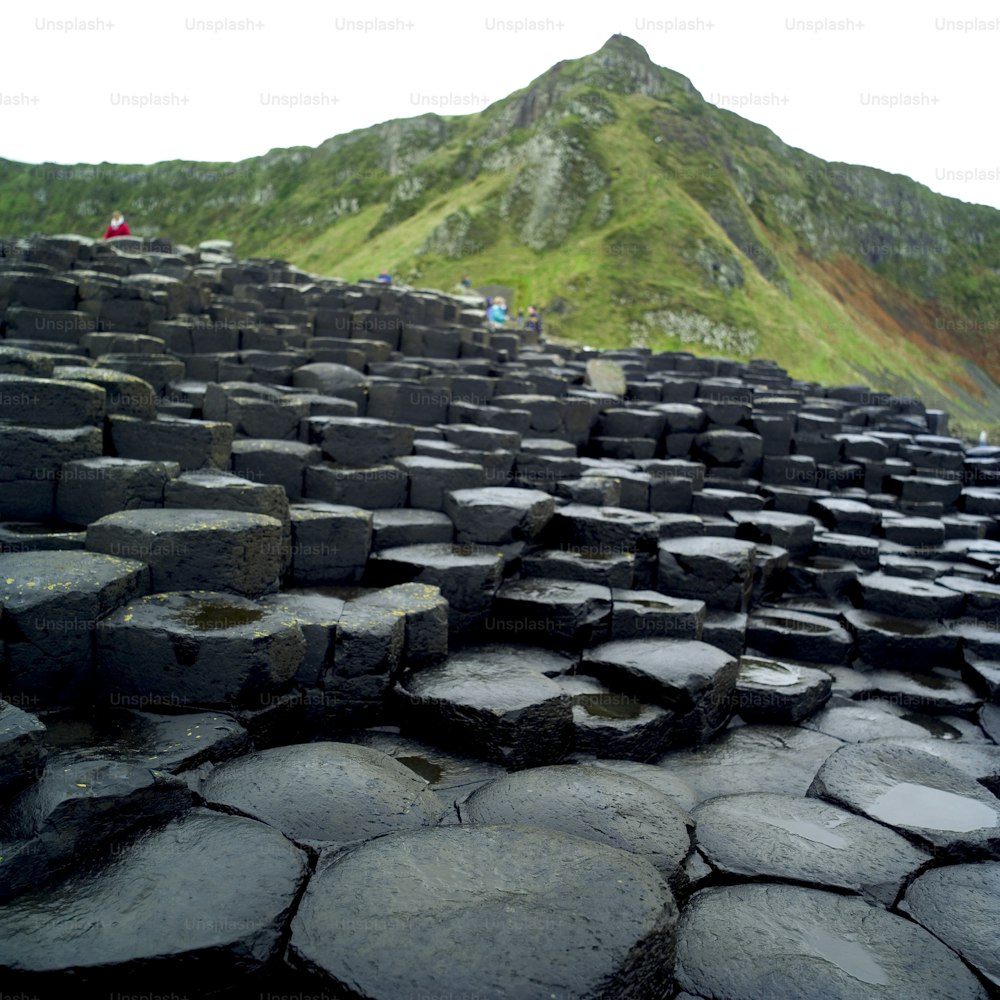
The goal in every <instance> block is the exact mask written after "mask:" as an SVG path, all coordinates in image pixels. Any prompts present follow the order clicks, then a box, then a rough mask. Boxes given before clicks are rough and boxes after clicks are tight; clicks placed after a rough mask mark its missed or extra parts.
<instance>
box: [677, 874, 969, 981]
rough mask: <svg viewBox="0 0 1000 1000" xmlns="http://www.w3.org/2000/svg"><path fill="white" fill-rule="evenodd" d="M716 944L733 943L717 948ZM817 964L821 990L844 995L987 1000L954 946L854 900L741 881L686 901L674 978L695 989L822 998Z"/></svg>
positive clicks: (817, 892) (831, 894)
mask: <svg viewBox="0 0 1000 1000" xmlns="http://www.w3.org/2000/svg"><path fill="white" fill-rule="evenodd" d="M862 927H863V928H864V935H863V937H861V935H859V932H858V929H859V928H862ZM719 941H725V942H726V943H727V946H726V947H725V948H723V949H721V950H720V948H719V947H718V942H719ZM817 970H821V972H820V973H819V974H820V975H822V977H823V987H822V989H823V994H822V995H825V996H829V997H837V998H838V1000H896V998H898V997H900V996H907V997H913V998H920V1000H935V998H938V997H948V998H950V1000H984V998H985V993H984V991H983V988H982V986H981V985H980V984H979V981H978V980H977V979H976V977H975V976H974V975H973V974H972V973H971V972H970V971H969V970H968V969H967V968H966V967H965V966H964V965H963V964H962V961H961V959H959V957H958V956H957V955H956V954H955V953H954V952H953V951H952V950H951V949H950V948H948V947H946V946H945V945H943V944H942V943H941V942H940V941H938V940H937V938H935V937H933V936H932V935H931V934H928V933H927V932H926V931H925V930H924V929H923V928H922V927H918V926H916V925H915V924H913V923H911V922H910V921H909V920H905V919H903V918H902V917H898V916H896V915H895V914H892V913H888V912H886V911H885V910H882V909H880V908H878V907H874V906H869V904H868V903H866V902H864V901H863V900H861V899H858V898H857V897H852V896H843V895H840V894H838V893H833V892H822V891H820V890H818V889H802V888H798V887H794V886H789V885H768V884H764V885H736V886H729V887H726V888H719V889H705V890H703V891H702V892H699V893H696V894H695V895H694V896H692V897H691V899H690V901H689V902H688V905H687V906H686V907H685V910H684V915H683V917H682V919H681V922H680V924H679V926H678V929H677V962H676V966H675V976H676V979H677V983H678V985H679V986H680V987H681V989H684V990H688V991H689V992H690V993H691V994H692V995H697V996H699V997H709V996H711V997H736V996H738V997H741V998H745V1000H774V997H775V996H785V997H807V996H815V995H816V988H817ZM776 982H778V983H780V984H781V985H780V987H779V989H780V991H781V992H779V993H776V992H775V984H776Z"/></svg>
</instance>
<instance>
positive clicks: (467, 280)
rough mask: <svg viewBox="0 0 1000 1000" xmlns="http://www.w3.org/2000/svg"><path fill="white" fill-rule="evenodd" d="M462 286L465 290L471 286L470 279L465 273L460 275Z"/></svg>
mask: <svg viewBox="0 0 1000 1000" xmlns="http://www.w3.org/2000/svg"><path fill="white" fill-rule="evenodd" d="M462 287H463V288H465V289H466V290H468V289H470V288H471V287H472V279H471V278H470V277H469V276H468V275H467V274H463V275H462Z"/></svg>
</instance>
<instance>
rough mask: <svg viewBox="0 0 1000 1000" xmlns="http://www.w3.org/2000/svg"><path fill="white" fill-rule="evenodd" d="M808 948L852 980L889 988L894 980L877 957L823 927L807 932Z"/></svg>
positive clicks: (810, 929)
mask: <svg viewBox="0 0 1000 1000" xmlns="http://www.w3.org/2000/svg"><path fill="white" fill-rule="evenodd" d="M805 940H806V945H807V947H810V948H812V949H813V950H814V953H815V954H817V955H819V957H820V958H822V959H824V960H825V961H827V962H829V963H830V964H831V965H835V966H837V968H838V969H841V970H842V971H844V972H846V973H847V974H848V975H849V976H850V977H851V978H852V979H857V980H858V981H859V982H862V983H868V985H869V986H888V985H889V984H890V983H891V982H892V980H891V979H890V978H889V975H888V973H887V972H886V971H885V969H883V968H882V966H881V965H879V964H878V962H877V961H876V960H875V956H874V955H873V954H872V953H871V952H870V951H869V950H868V949H867V948H865V947H864V945H860V944H858V943H857V942H855V941H848V940H846V939H845V938H842V937H838V936H837V935H836V934H831V933H830V931H828V930H824V929H823V928H822V927H809V928H808V929H806V931H805Z"/></svg>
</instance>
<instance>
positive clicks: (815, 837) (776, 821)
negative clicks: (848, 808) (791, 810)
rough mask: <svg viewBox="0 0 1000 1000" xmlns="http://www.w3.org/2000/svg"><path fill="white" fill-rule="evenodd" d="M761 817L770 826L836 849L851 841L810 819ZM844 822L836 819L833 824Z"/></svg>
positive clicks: (848, 845) (849, 844)
mask: <svg viewBox="0 0 1000 1000" xmlns="http://www.w3.org/2000/svg"><path fill="white" fill-rule="evenodd" d="M763 819H764V822H765V823H769V824H770V825H771V826H777V827H780V828H781V829H782V830H787V831H788V832H789V833H791V834H794V835H795V836H796V837H804V838H805V839H806V840H811V841H812V842H813V843H814V844H823V845H824V846H825V847H834V848H836V849H837V850H838V851H842V850H843V849H844V848H846V847H850V846H851V842H850V841H849V840H848V839H847V838H846V837H841V836H840V834H839V833H834V832H833V831H832V830H831V829H830V828H829V827H828V826H821V825H820V824H819V823H814V822H812V820H808V819H786V818H785V817H784V816H765V817H763ZM844 822H846V820H836V821H834V823H833V825H835V826H840V824H841V823H844Z"/></svg>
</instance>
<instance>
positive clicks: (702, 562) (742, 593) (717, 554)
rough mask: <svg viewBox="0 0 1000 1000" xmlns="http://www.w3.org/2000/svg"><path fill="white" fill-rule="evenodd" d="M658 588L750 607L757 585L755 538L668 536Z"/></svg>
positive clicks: (713, 603)
mask: <svg viewBox="0 0 1000 1000" xmlns="http://www.w3.org/2000/svg"><path fill="white" fill-rule="evenodd" d="M659 549H660V563H659V573H658V575H657V590H660V591H662V592H663V593H664V594H670V595H672V596H674V597H687V598H693V599H695V600H701V601H704V602H705V603H706V604H707V605H708V607H710V608H719V609H721V610H724V611H746V609H747V607H748V606H749V604H750V593H751V590H752V588H753V570H754V550H755V546H754V543H753V542H746V541H741V540H739V539H735V538H708V537H705V538H697V537H688V538H668V539H664V540H663V541H662V542H660V545H659Z"/></svg>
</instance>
